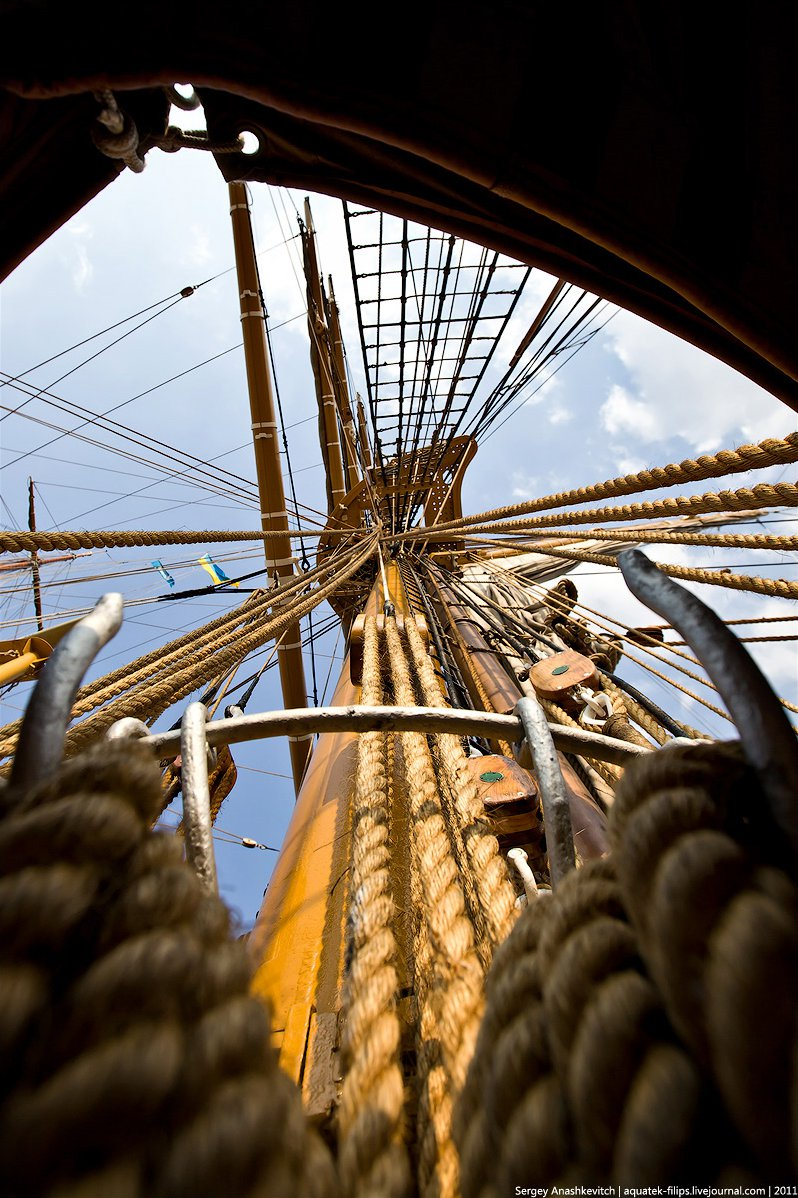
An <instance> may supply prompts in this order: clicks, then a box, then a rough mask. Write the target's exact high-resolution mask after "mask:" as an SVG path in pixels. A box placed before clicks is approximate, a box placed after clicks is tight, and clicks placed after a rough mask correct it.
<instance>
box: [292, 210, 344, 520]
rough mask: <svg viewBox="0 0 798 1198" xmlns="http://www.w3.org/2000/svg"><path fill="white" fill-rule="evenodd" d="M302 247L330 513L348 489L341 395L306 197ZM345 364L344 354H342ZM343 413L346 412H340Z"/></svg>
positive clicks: (311, 353)
mask: <svg viewBox="0 0 798 1198" xmlns="http://www.w3.org/2000/svg"><path fill="white" fill-rule="evenodd" d="M300 232H301V235H302V250H303V256H304V261H305V278H306V279H307V285H308V331H309V333H310V361H311V365H312V366H313V374H314V377H315V379H316V392H317V394H318V399H319V428H320V433H321V452H322V458H323V460H324V465H325V467H326V470H327V488H328V501H329V507H330V512H333V511H335V508H336V507H337V506H338V504H339V503H343V501H344V496H345V495H346V492H347V485H346V478H345V476H344V463H343V455H342V453H341V438H340V434H339V432H338V417H339V411H338V395H337V390H336V387H335V382H334V379H335V374H336V371H335V364H334V356H333V351H332V348H331V345H330V330H329V328H328V326H327V305H326V303H325V296H324V288H323V286H322V281H321V273H320V271H319V264H318V258H317V256H316V241H315V233H314V230H313V217H312V215H311V212H310V203H309V201H308V200H305V223H304V224H302V222H301V221H300ZM341 362H342V365H343V355H342V356H341ZM341 416H343V413H341Z"/></svg>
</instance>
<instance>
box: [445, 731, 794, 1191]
mask: <svg viewBox="0 0 798 1198" xmlns="http://www.w3.org/2000/svg"><path fill="white" fill-rule="evenodd" d="M610 833H611V842H612V847H613V854H612V858H611V860H606V861H599V862H589V863H587V864H586V865H585V866H584V867H583V868H582V869H581V870H578V871H576V872H575V873H572V874H570V875H569V876H568V877H567V878H566V879H565V880H564V882H563V883H562V885H561V886H560V887H559V888H558V890H557V891H556V892H555V894H554V895H553V897H552V898H551V899H550V900H549V901H547V902H538V903H536V904H533V905H532V906H530V907H529V908H528V909H527V911H526V912H524V913H523V914H522V915H521V917H520V919H519V921H518V923H517V924H516V927H515V928H514V930H513V932H512V933H511V934H510V937H509V938H508V940H507V941H506V942H505V944H504V945H503V946H502V948H501V949H500V950H499V952H498V953H497V954H496V957H495V960H494V963H493V967H492V969H491V972H490V974H489V976H488V980H487V994H486V1010H485V1017H484V1020H483V1024H482V1027H481V1030H480V1036H479V1040H478V1044H477V1049H476V1052H475V1056H474V1060H473V1062H472V1066H471V1070H470V1072H469V1076H468V1080H467V1082H466V1085H465V1087H464V1090H463V1094H462V1098H461V1101H460V1103H459V1105H458V1109H457V1112H456V1118H455V1134H456V1138H457V1142H458V1146H459V1148H460V1152H461V1160H462V1180H463V1193H464V1195H465V1198H476V1196H477V1195H479V1196H480V1198H488V1196H490V1198H494V1196H495V1198H498V1196H499V1195H500V1194H505V1193H508V1192H512V1189H511V1188H510V1187H512V1186H514V1185H516V1184H518V1179H519V1178H530V1179H534V1184H535V1185H538V1186H540V1185H544V1186H545V1185H553V1184H558V1185H574V1184H590V1185H596V1184H602V1183H612V1184H616V1185H627V1186H628V1185H635V1186H641V1185H658V1184H665V1183H668V1184H669V1183H679V1182H681V1183H688V1182H689V1183H692V1184H727V1185H728V1184H748V1183H751V1182H756V1183H760V1184H761V1183H762V1182H775V1181H776V1179H777V1178H781V1180H782V1182H783V1181H784V1180H790V1179H793V1178H794V1177H795V1176H796V1174H798V1136H796V1131H798V1116H797V1115H796V1107H795V1101H794V1097H793V1096H794V1094H795V1090H796V1081H795V1064H794V1062H795V1060H796V1054H795V1041H796V1017H795V1010H796V998H798V931H797V930H796V928H797V926H798V925H796V915H797V914H798V887H796V884H795V872H796V862H795V861H794V860H793V859H792V858H791V856H790V855H789V851H788V850H787V849H786V848H785V846H784V845H783V843H782V841H781V839H780V837H779V836H778V834H777V832H776V831H775V829H774V827H773V824H772V821H771V820H770V818H769V815H768V812H767V809H766V806H765V802H764V798H763V795H762V794H761V792H760V790H759V787H758V784H757V780H756V777H755V775H754V774H753V773H752V771H751V770H750V769H749V768H748V767H747V766H746V765H745V764H744V762H743V760H742V756H741V753H740V750H739V747H738V746H736V745H733V746H726V745H724V746H718V745H712V746H704V745H697V746H691V747H689V748H687V747H684V748H683V747H677V748H673V749H668V750H666V751H665V752H661V753H651V754H646V755H645V756H643V757H640V758H638V759H636V760H635V762H634V763H633V765H630V767H629V768H628V769H627V770H626V772H625V774H624V777H623V778H622V780H621V782H620V784H619V785H618V788H617V790H616V799H615V805H614V807H613V811H612V813H611V818H610Z"/></svg>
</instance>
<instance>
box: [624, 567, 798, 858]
mask: <svg viewBox="0 0 798 1198" xmlns="http://www.w3.org/2000/svg"><path fill="white" fill-rule="evenodd" d="M618 565H619V566H620V568H621V571H622V573H623V577H624V580H625V582H626V585H627V586H628V587H629V590H630V591H631V592H632V594H633V595H634V596H635V597H636V598H637V599H639V600H640V602H641V603H645V604H646V606H647V607H650V608H651V610H652V611H655V612H656V613H657V615H660V616H662V617H663V619H665V620H667V621H668V623H669V624H671V625H672V626H673V627H674V628H675V629H677V631H678V632H680V633H681V634H682V636H683V637H684V639H685V641H687V644H688V645H689V646H690V648H691V649H692V650H693V652H694V653H695V654H696V656H697V657H698V658H699V659H700V661H701V664H702V666H703V667H704V669H705V670H706V672H707V674H708V675H709V677H710V678H711V679H712V681H713V682H714V683H715V686H716V687H717V688H718V691H719V693H720V696H721V698H722V699H723V701H724V703H725V704H726V706H727V708H728V709H729V714H730V715H731V717H732V719H733V720H734V723H735V724H736V726H737V731H738V732H739V734H740V743H741V744H742V748H743V752H744V753H745V757H746V760H747V761H748V763H749V764H750V765H752V766H753V768H754V769H755V770H756V771H757V773H758V774H759V779H760V783H761V785H762V789H763V791H764V793H765V796H766V798H767V800H768V803H769V806H770V810H771V813H772V815H773V818H774V820H775V821H776V823H777V824H778V826H779V828H780V829H781V831H782V832H783V833H784V835H785V836H787V837H788V838H789V841H790V844H791V846H792V849H793V852H795V853H798V744H797V743H796V736H795V732H794V731H793V728H792V725H791V724H790V722H789V720H788V719H787V717H786V715H785V714H784V709H783V708H782V706H781V703H780V702H779V700H778V698H777V697H776V695H774V694H773V691H772V690H771V688H770V685H769V683H768V681H767V679H766V678H765V676H764V674H763V673H762V672H761V670H760V669H759V666H758V665H757V664H756V662H755V661H754V660H753V658H751V657H750V656H749V655H748V653H747V652H746V650H745V649H744V648H743V646H742V645H741V644H740V642H739V641H738V640H737V637H736V636H735V635H734V633H733V632H731V631H730V630H729V629H728V628H727V627H726V625H725V624H724V623H723V621H722V620H721V618H720V617H719V616H717V615H716V614H715V612H714V611H712V609H711V608H710V607H707V605H706V603H703V602H702V601H701V600H700V599H699V598H697V596H695V595H693V594H692V592H691V591H688V590H685V588H684V587H682V586H679V584H678V583H676V582H673V580H672V579H670V578H668V577H667V575H666V574H663V573H662V571H661V570H658V569H657V567H656V566H655V565H654V563H653V562H651V561H649V559H648V558H647V557H646V555H645V554H644V553H642V552H641V551H640V550H639V549H625V550H624V551H623V552H622V553H619V554H618Z"/></svg>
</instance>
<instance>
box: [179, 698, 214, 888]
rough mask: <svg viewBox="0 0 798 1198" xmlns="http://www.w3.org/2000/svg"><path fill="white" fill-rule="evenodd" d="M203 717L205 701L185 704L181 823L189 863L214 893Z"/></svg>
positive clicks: (182, 745)
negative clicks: (186, 705)
mask: <svg viewBox="0 0 798 1198" xmlns="http://www.w3.org/2000/svg"><path fill="white" fill-rule="evenodd" d="M207 719H208V712H207V710H206V708H205V704H204V703H191V704H190V705H189V706H188V707H187V708H186V711H185V715H184V716H183V719H182V721H181V724H180V757H181V761H182V770H181V779H182V789H183V827H184V829H185V839H186V858H187V860H188V862H189V864H190V865H191V866H193V868H194V870H195V871H196V873H197V875H198V877H199V879H200V881H201V882H202V883H203V885H204V886H205V889H206V890H208V891H210V893H211V894H217V893H218V890H219V884H218V881H217V877H216V858H215V856H214V852H213V825H212V823H211V794H210V788H209V786H208V756H207V754H208V742H207V739H206V736H205V725H206V722H207Z"/></svg>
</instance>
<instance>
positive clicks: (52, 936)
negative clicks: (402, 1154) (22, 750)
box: [0, 743, 334, 1198]
mask: <svg viewBox="0 0 798 1198" xmlns="http://www.w3.org/2000/svg"><path fill="white" fill-rule="evenodd" d="M0 805H1V806H2V809H3V816H4V818H3V820H2V822H1V823H0V871H2V881H0V892H1V893H2V900H1V901H0V913H1V914H0V922H2V924H3V936H2V945H1V946H0V986H1V987H2V998H3V1001H2V1003H0V1042H2V1045H3V1062H4V1069H3V1073H2V1081H0V1173H2V1177H3V1189H4V1193H6V1194H8V1195H14V1196H17V1195H25V1196H26V1198H28V1196H30V1198H44V1196H45V1195H48V1196H49V1195H55V1194H59V1195H67V1194H69V1195H78V1194H79V1195H80V1196H81V1198H107V1196H108V1195H110V1194H114V1195H125V1196H130V1198H145V1196H146V1198H166V1196H167V1195H168V1198H196V1195H197V1194H200V1193H203V1194H222V1193H223V1194H225V1196H226V1198H250V1196H254V1195H256V1194H257V1195H260V1194H266V1193H289V1192H290V1193H297V1194H303V1195H307V1196H308V1198H320V1194H321V1193H322V1192H324V1193H327V1194H330V1193H331V1192H334V1178H333V1176H332V1167H331V1163H330V1161H329V1159H328V1158H327V1156H326V1152H325V1151H324V1150H323V1149H322V1147H321V1144H320V1142H319V1141H318V1140H317V1139H316V1138H315V1136H313V1134H312V1133H309V1132H308V1130H307V1128H306V1126H305V1122H304V1119H303V1116H302V1111H301V1105H300V1102H299V1095H298V1094H297V1092H296V1091H295V1090H294V1088H293V1087H292V1086H291V1084H290V1083H289V1081H288V1079H287V1078H285V1076H284V1075H282V1074H281V1073H280V1072H279V1070H278V1069H277V1066H276V1063H275V1059H274V1057H273V1055H272V1053H271V1051H270V1049H269V1043H268V1037H269V1027H268V1019H267V1017H266V1013H265V1011H264V1009H263V1008H262V1007H261V1005H260V1004H259V1003H258V1002H257V1001H256V1000H255V999H253V998H250V997H248V995H247V987H248V982H249V972H250V970H249V964H248V961H247V954H246V951H245V949H244V947H243V946H242V945H241V944H240V943H239V942H238V941H236V940H235V939H231V937H230V929H229V918H228V915H227V911H226V909H225V908H224V906H223V904H222V903H221V902H220V901H219V900H218V899H216V898H214V897H211V896H209V895H208V894H207V893H206V892H205V891H204V890H203V888H202V887H201V886H200V884H199V882H198V880H197V879H196V878H195V876H194V875H193V874H192V873H191V872H190V871H189V870H188V868H187V867H186V866H185V865H184V864H183V862H182V861H181V850H180V844H179V842H178V841H176V840H174V838H172V837H165V836H163V835H162V834H158V833H152V832H151V831H150V824H151V822H152V820H153V819H154V818H155V816H156V814H157V812H158V810H159V807H160V785H159V776H158V771H157V768H156V767H155V766H154V764H153V762H152V761H151V760H150V758H149V755H148V754H147V753H146V751H144V750H142V749H141V748H140V747H139V746H136V745H135V744H132V745H131V744H129V743H128V744H107V745H102V746H99V747H97V749H95V750H92V751H91V752H90V753H88V754H86V755H85V756H84V757H81V758H79V759H76V760H73V761H70V762H67V763H66V765H65V766H64V767H63V768H62V771H61V773H60V775H59V776H58V777H57V778H56V779H55V780H54V781H52V782H49V783H47V784H45V785H43V786H40V787H39V788H37V789H35V790H33V791H32V792H30V793H27V794H25V795H24V796H21V795H19V794H15V793H13V792H12V791H11V790H10V789H7V790H6V791H5V792H4V793H3V795H2V799H1V800H0Z"/></svg>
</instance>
